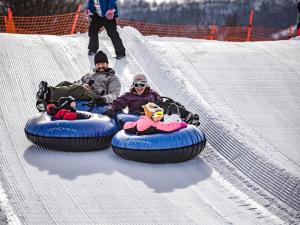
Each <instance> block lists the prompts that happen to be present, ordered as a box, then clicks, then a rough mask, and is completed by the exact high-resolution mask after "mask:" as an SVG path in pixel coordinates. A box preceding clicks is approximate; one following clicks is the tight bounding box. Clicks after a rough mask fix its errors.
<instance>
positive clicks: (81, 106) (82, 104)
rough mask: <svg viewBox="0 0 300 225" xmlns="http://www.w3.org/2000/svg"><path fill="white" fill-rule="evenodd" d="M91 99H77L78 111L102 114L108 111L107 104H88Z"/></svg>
mask: <svg viewBox="0 0 300 225" xmlns="http://www.w3.org/2000/svg"><path fill="white" fill-rule="evenodd" d="M88 103H89V101H87V100H77V101H76V110H78V111H86V112H92V113H97V114H102V113H104V112H105V111H106V108H107V105H104V106H97V105H95V106H93V107H91V106H88V105H87V104H88Z"/></svg>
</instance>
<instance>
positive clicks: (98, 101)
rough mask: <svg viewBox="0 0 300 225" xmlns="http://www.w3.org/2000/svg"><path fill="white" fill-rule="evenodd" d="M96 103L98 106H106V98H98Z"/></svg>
mask: <svg viewBox="0 0 300 225" xmlns="http://www.w3.org/2000/svg"><path fill="white" fill-rule="evenodd" d="M95 103H96V105H99V106H102V105H105V104H106V98H105V97H103V96H100V97H98V98H96V99H95Z"/></svg>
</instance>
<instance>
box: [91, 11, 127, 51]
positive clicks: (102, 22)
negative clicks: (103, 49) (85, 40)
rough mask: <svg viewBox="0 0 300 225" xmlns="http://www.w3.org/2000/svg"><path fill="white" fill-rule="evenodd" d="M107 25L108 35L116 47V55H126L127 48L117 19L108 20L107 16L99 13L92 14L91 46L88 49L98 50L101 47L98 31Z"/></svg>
mask: <svg viewBox="0 0 300 225" xmlns="http://www.w3.org/2000/svg"><path fill="white" fill-rule="evenodd" d="M103 26H104V27H105V29H106V32H107V35H108V36H109V37H110V39H111V41H112V43H113V46H114V48H115V53H116V55H125V48H124V46H123V43H122V40H121V38H120V36H119V33H118V31H117V24H116V19H115V18H114V19H112V20H108V19H106V17H100V16H98V15H93V16H92V21H91V23H90V27H89V37H90V41H89V46H88V49H90V50H92V51H94V52H97V50H98V49H99V39H98V32H99V29H100V27H103Z"/></svg>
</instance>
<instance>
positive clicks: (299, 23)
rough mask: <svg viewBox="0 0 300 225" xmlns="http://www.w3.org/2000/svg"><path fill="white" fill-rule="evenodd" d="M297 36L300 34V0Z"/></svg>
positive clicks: (299, 4)
mask: <svg viewBox="0 0 300 225" xmlns="http://www.w3.org/2000/svg"><path fill="white" fill-rule="evenodd" d="M297 8H298V18H297V23H298V24H297V36H300V0H298V5H297Z"/></svg>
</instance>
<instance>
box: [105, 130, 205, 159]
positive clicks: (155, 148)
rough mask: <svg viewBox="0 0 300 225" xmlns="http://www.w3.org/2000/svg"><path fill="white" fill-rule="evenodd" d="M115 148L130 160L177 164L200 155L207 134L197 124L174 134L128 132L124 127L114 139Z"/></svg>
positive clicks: (120, 154)
mask: <svg viewBox="0 0 300 225" xmlns="http://www.w3.org/2000/svg"><path fill="white" fill-rule="evenodd" d="M111 144H112V148H113V151H114V152H115V153H116V154H117V155H119V156H121V157H123V158H125V159H128V160H134V161H140V162H148V163H176V162H183V161H187V160H189V159H192V158H194V157H196V156H197V155H199V154H200V153H201V152H202V151H203V149H204V147H205V144H206V138H205V135H204V133H203V132H202V131H201V130H200V129H199V128H197V127H195V126H193V125H188V127H187V128H184V129H180V130H178V131H175V132H171V133H158V134H151V135H134V134H128V133H126V132H125V131H124V130H121V131H119V132H118V133H116V134H115V136H114V137H113V139H112V143H111Z"/></svg>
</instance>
